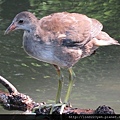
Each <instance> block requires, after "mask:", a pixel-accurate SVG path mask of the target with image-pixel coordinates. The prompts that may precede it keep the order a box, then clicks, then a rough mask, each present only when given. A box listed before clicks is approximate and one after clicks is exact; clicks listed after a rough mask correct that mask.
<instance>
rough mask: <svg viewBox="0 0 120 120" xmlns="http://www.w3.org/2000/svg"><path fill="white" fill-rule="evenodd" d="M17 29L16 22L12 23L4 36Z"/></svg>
mask: <svg viewBox="0 0 120 120" xmlns="http://www.w3.org/2000/svg"><path fill="white" fill-rule="evenodd" d="M15 29H16V25H15V23H14V22H12V23H11V24H10V26H9V27H8V28H7V29H6V31H5V33H4V35H5V34H8V33H9V32H11V31H14V30H15Z"/></svg>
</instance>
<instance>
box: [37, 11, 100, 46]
mask: <svg viewBox="0 0 120 120" xmlns="http://www.w3.org/2000/svg"><path fill="white" fill-rule="evenodd" d="M39 25H40V28H41V29H42V30H43V31H44V32H41V36H42V38H43V39H44V40H51V39H52V40H57V41H58V39H59V42H63V41H62V39H64V40H65V39H66V44H67V43H68V44H69V43H70V42H71V43H74V42H77V43H79V45H84V44H85V43H86V42H87V41H89V39H90V38H91V37H95V36H96V35H98V34H99V33H100V31H101V30H102V24H101V23H100V22H99V21H98V20H95V19H91V18H89V17H87V16H86V15H83V14H78V13H68V12H61V13H54V14H51V15H49V16H46V17H43V18H42V19H40V21H39Z"/></svg>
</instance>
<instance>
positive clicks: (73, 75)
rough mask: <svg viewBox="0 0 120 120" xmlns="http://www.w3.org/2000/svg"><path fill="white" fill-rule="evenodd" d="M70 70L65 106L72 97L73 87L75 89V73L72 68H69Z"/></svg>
mask: <svg viewBox="0 0 120 120" xmlns="http://www.w3.org/2000/svg"><path fill="white" fill-rule="evenodd" d="M68 70H69V85H68V90H67V94H66V96H65V100H64V103H65V104H67V103H68V100H69V97H70V93H71V91H72V87H73V84H74V78H75V73H74V71H73V70H72V67H71V68H69V69H68Z"/></svg>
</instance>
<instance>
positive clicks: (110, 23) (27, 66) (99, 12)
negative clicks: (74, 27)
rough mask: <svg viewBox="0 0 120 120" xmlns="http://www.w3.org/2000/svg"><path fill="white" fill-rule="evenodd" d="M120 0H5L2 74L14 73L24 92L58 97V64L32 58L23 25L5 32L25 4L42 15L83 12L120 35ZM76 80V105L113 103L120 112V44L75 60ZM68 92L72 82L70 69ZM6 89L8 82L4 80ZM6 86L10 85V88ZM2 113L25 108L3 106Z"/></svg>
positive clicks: (0, 10) (0, 6) (0, 29)
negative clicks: (28, 50)
mask: <svg viewBox="0 0 120 120" xmlns="http://www.w3.org/2000/svg"><path fill="white" fill-rule="evenodd" d="M119 2H120V1H119V0H106V1H102V2H101V0H97V1H95V0H93V1H92V0H87V1H86V2H84V0H81V1H79V0H78V1H77V0H76V1H75V0H66V1H65V2H64V1H58V0H56V1H54V0H48V1H47V2H46V1H45V0H36V2H34V0H0V20H1V22H0V75H1V76H3V77H5V78H6V79H8V80H9V81H10V82H11V83H12V84H13V85H14V86H15V87H16V88H17V89H18V90H19V91H20V92H22V93H24V94H27V95H29V96H30V97H32V98H33V99H34V100H35V101H37V102H42V101H45V102H47V103H53V102H54V98H55V95H56V91H57V82H58V80H57V75H56V71H55V70H54V68H53V66H52V65H49V64H47V63H43V62H40V61H37V60H35V59H33V58H30V57H29V56H28V55H27V54H26V53H25V52H24V50H23V47H22V34H23V32H22V31H15V32H12V33H10V34H9V35H6V36H5V35H4V31H5V29H6V28H7V27H8V25H9V24H10V23H11V20H12V19H13V17H14V16H15V15H16V14H17V13H19V12H21V11H24V10H27V11H31V12H33V13H35V14H36V16H37V17H39V18H40V17H43V16H46V15H48V14H50V13H54V12H58V11H59V12H60V11H68V12H79V13H82V14H86V15H88V16H90V17H94V18H97V19H98V20H100V21H101V22H102V23H103V25H104V30H105V31H106V32H108V33H109V34H110V35H111V36H112V37H114V38H115V39H117V40H118V41H120V32H119V31H120V27H119V21H120V18H119V16H120V11H119V10H118V8H119V7H120V6H119V5H120V4H119ZM74 71H75V73H76V76H77V77H76V81H75V84H74V88H73V91H72V94H71V99H70V102H71V103H72V105H73V107H80V108H91V109H96V108H97V107H98V106H99V105H104V104H105V105H108V106H111V107H112V108H113V109H114V110H115V112H116V113H120V47H119V46H108V47H101V48H99V49H98V50H97V52H96V54H95V55H93V56H90V57H87V58H84V59H82V60H80V61H79V62H78V63H77V64H76V65H75V66H74ZM63 73H64V74H65V82H64V87H63V91H62V98H64V95H65V93H66V89H67V84H68V73H67V70H63ZM0 90H5V88H4V87H3V86H2V85H0ZM5 91H6V90H5ZM0 113H19V111H7V110H4V109H3V108H2V107H0Z"/></svg>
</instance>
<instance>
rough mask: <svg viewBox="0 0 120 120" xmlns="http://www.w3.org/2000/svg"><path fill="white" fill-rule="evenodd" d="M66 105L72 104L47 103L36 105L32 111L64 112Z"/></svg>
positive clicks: (44, 112)
mask: <svg viewBox="0 0 120 120" xmlns="http://www.w3.org/2000/svg"><path fill="white" fill-rule="evenodd" d="M65 107H71V105H70V104H66V103H57V104H46V105H42V106H37V107H35V108H34V109H33V111H32V112H33V113H36V114H62V113H63V111H64V109H65Z"/></svg>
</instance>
